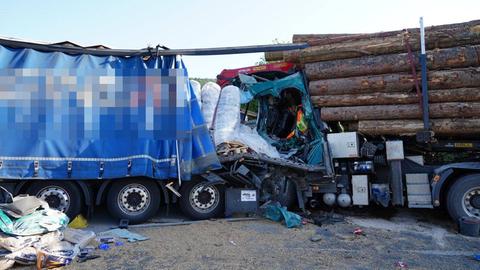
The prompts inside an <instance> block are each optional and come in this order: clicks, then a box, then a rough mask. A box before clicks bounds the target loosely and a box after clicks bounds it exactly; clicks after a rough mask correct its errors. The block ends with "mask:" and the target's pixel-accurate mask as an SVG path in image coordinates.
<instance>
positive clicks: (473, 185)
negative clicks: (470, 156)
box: [447, 174, 480, 221]
mask: <svg viewBox="0 0 480 270" xmlns="http://www.w3.org/2000/svg"><path fill="white" fill-rule="evenodd" d="M447 210H448V213H449V214H450V217H452V219H453V220H455V221H458V219H459V218H461V217H467V216H468V217H474V218H478V219H480V174H471V175H466V176H463V177H460V178H458V179H457V180H456V181H455V183H453V185H452V186H451V187H450V189H449V190H448V194H447Z"/></svg>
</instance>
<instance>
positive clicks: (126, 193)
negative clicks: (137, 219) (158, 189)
mask: <svg viewBox="0 0 480 270" xmlns="http://www.w3.org/2000/svg"><path fill="white" fill-rule="evenodd" d="M118 204H119V205H120V209H121V210H122V211H123V212H125V213H128V214H141V213H143V212H145V210H146V209H147V208H148V206H149V205H150V192H149V191H148V189H147V188H146V187H145V186H143V185H140V184H130V185H127V186H125V187H124V188H123V189H122V190H121V191H120V192H119V193H118Z"/></svg>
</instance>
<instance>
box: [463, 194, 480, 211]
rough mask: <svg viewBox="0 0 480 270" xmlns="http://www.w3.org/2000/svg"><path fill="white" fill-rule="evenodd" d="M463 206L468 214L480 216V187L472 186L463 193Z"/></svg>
mask: <svg viewBox="0 0 480 270" xmlns="http://www.w3.org/2000/svg"><path fill="white" fill-rule="evenodd" d="M463 208H464V210H465V211H466V212H467V214H468V215H469V216H472V217H478V218H480V187H475V188H472V189H470V190H468V191H467V192H466V193H465V195H464V196H463Z"/></svg>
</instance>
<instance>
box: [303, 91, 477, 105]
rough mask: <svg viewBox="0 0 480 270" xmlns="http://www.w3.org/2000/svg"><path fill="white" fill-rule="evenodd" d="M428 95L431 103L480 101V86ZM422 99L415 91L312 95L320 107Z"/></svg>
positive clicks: (402, 102) (394, 102)
mask: <svg viewBox="0 0 480 270" xmlns="http://www.w3.org/2000/svg"><path fill="white" fill-rule="evenodd" d="M428 96H429V101H430V102H431V103H442V102H467V101H480V88H458V89H447V90H433V91H429V93H428ZM420 100H421V97H419V96H418V95H417V93H415V92H410V93H370V94H357V95H352V94H348V95H331V96H326V95H321V96H312V101H313V104H314V105H316V106H320V107H340V106H361V105H363V106H365V105H389V104H393V105H394V104H414V103H417V104H420Z"/></svg>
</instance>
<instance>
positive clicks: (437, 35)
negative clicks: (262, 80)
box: [265, 20, 480, 63]
mask: <svg viewBox="0 0 480 270" xmlns="http://www.w3.org/2000/svg"><path fill="white" fill-rule="evenodd" d="M407 33H408V43H409V44H410V46H411V48H412V50H414V51H416V50H419V49H420V32H419V29H418V28H413V29H407V30H400V31H391V32H383V33H382V32H380V33H372V34H351V35H349V34H339V35H303V36H302V35H300V36H299V35H294V37H293V41H294V42H307V43H309V44H310V45H311V46H312V47H309V48H306V49H303V50H293V51H284V52H276V53H275V54H265V58H266V60H267V61H274V60H275V61H278V60H283V61H288V62H294V63H300V62H301V63H313V62H320V61H329V60H337V59H346V58H355V57H361V56H365V55H380V54H392V53H401V52H406V51H407V49H406V47H405V42H406V41H407V39H406V34H407ZM479 43H480V20H477V21H471V22H467V23H460V24H449V25H440V26H435V27H429V28H427V29H426V30H425V45H426V48H427V49H428V50H431V49H435V48H448V47H456V46H463V45H473V44H479Z"/></svg>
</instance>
